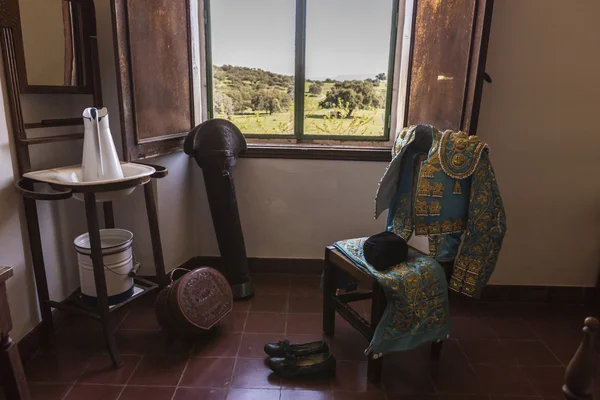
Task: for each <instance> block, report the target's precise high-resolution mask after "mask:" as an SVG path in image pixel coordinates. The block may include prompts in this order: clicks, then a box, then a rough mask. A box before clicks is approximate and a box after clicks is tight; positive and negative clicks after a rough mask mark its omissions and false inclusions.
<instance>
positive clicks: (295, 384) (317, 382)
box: [281, 377, 334, 391]
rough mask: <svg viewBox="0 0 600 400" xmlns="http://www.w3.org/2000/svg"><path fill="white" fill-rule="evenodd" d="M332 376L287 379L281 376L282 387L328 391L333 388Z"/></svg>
mask: <svg viewBox="0 0 600 400" xmlns="http://www.w3.org/2000/svg"><path fill="white" fill-rule="evenodd" d="M333 380H334V379H333V378H332V377H318V378H303V379H285V378H281V388H282V389H283V390H296V389H298V390H312V391H328V390H332V389H333Z"/></svg>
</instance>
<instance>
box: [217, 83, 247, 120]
mask: <svg viewBox="0 0 600 400" xmlns="http://www.w3.org/2000/svg"><path fill="white" fill-rule="evenodd" d="M253 93H254V90H252V88H250V87H248V86H244V85H240V86H236V87H228V88H227V89H225V91H224V94H226V95H227V96H229V97H230V98H231V101H232V103H233V112H234V113H236V114H239V113H243V112H244V111H246V109H248V108H250V106H251V101H252V95H253Z"/></svg>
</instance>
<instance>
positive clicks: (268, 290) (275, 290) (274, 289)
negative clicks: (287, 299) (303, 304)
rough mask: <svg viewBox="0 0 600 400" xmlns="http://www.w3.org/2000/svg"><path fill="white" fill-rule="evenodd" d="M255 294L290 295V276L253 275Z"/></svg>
mask: <svg viewBox="0 0 600 400" xmlns="http://www.w3.org/2000/svg"><path fill="white" fill-rule="evenodd" d="M252 282H253V283H254V292H255V293H257V294H288V292H289V290H290V275H289V274H252Z"/></svg>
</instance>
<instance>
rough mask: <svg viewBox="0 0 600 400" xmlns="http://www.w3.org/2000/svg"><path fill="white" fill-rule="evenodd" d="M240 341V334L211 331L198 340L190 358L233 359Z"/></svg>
mask: <svg viewBox="0 0 600 400" xmlns="http://www.w3.org/2000/svg"><path fill="white" fill-rule="evenodd" d="M241 340H242V334H241V333H226V332H218V331H211V332H209V333H207V334H206V335H204V336H203V337H201V338H199V339H198V341H197V342H196V345H195V346H194V350H193V351H192V357H235V356H236V355H237V352H238V349H239V347H240V341H241Z"/></svg>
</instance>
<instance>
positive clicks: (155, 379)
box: [129, 354, 188, 386]
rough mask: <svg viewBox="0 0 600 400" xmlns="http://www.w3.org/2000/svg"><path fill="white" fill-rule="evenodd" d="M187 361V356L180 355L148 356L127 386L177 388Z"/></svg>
mask: <svg viewBox="0 0 600 400" xmlns="http://www.w3.org/2000/svg"><path fill="white" fill-rule="evenodd" d="M187 360H188V359H187V356H184V355H180V354H172V355H165V354H160V355H155V354H148V355H146V356H144V358H143V359H142V361H141V362H140V365H138V367H137V369H136V370H135V372H134V373H133V376H132V377H131V380H130V381H129V384H130V385H151V386H152V385H157V386H177V382H179V378H180V377H181V374H182V373H183V369H184V368H185V365H186V363H187Z"/></svg>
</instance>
